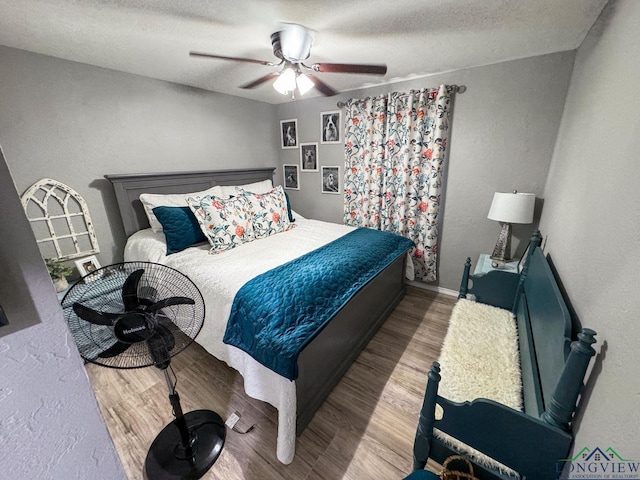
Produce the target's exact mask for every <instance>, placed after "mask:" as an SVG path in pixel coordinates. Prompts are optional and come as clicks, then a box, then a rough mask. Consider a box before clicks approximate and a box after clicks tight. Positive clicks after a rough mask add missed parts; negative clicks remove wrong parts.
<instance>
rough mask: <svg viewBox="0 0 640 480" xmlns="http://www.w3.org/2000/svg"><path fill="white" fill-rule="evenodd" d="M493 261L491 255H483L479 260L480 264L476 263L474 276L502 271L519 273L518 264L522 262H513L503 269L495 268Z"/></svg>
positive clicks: (506, 264) (505, 265)
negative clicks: (492, 271)
mask: <svg viewBox="0 0 640 480" xmlns="http://www.w3.org/2000/svg"><path fill="white" fill-rule="evenodd" d="M492 262H493V260H491V255H489V254H488V253H481V254H480V257H479V258H478V263H476V268H475V270H474V271H473V274H474V275H478V274H479V273H488V272H490V271H491V270H502V271H503V272H510V273H518V263H520V260H512V261H510V262H508V263H505V264H504V266H502V267H494V266H492V265H491V263H492Z"/></svg>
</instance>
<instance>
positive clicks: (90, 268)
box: [74, 255, 100, 282]
mask: <svg viewBox="0 0 640 480" xmlns="http://www.w3.org/2000/svg"><path fill="white" fill-rule="evenodd" d="M74 263H75V264H76V268H77V269H78V272H79V273H80V276H81V277H85V276H86V278H85V279H84V281H85V282H92V281H94V280H96V279H97V278H98V277H99V275H89V274H90V273H93V272H95V271H96V270H98V269H99V268H100V262H98V259H97V258H96V256H95V255H91V256H89V257H84V258H81V259H79V260H76V261H75V262H74ZM87 275H88V276H87Z"/></svg>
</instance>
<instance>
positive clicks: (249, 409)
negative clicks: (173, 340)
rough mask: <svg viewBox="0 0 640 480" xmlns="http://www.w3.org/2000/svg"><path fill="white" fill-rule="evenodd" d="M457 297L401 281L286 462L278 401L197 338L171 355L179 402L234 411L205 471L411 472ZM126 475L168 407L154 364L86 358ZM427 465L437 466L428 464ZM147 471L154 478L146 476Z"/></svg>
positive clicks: (229, 476) (385, 479)
mask: <svg viewBox="0 0 640 480" xmlns="http://www.w3.org/2000/svg"><path fill="white" fill-rule="evenodd" d="M454 302H455V298H453V297H449V296H444V295H439V294H435V293H433V292H430V291H426V290H422V289H418V288H415V287H409V290H408V293H407V295H406V296H405V298H404V299H403V300H402V302H401V303H400V304H399V305H398V307H396V309H395V310H394V311H393V313H392V314H391V316H390V317H389V319H388V320H387V321H386V322H385V324H384V325H383V326H382V328H381V329H380V331H379V332H378V333H377V334H376V336H375V337H374V338H373V339H372V340H371V342H370V343H369V345H368V346H367V347H366V348H365V350H364V351H363V352H362V353H361V354H360V356H359V357H358V359H357V360H356V362H355V363H354V364H353V365H352V367H351V368H350V369H349V371H348V372H347V374H346V375H345V376H344V378H343V379H342V380H341V382H340V383H339V384H338V385H337V386H336V387H335V389H334V390H333V392H332V393H331V395H330V396H329V397H328V399H327V400H326V401H325V403H324V404H323V405H322V407H321V408H320V410H319V411H318V412H317V413H316V415H315V417H314V419H313V421H312V422H311V423H310V425H309V426H308V427H307V429H306V430H305V431H304V432H303V434H302V435H301V436H300V437H299V438H298V439H297V442H296V457H295V459H294V461H293V463H291V464H290V465H283V464H281V463H280V462H278V460H277V459H276V455H275V451H276V432H277V426H276V419H277V415H276V410H275V409H274V408H273V407H271V406H270V405H267V404H265V403H263V402H259V401H257V400H253V399H251V398H249V397H247V396H246V395H245V393H244V391H243V385H242V383H243V380H242V377H241V376H240V374H238V373H237V372H235V371H234V370H232V369H230V368H229V367H227V366H226V365H225V364H224V363H222V362H220V361H218V360H216V359H215V358H213V357H212V356H210V355H209V354H207V353H206V352H205V351H204V349H202V347H200V346H199V345H197V344H196V343H194V344H192V345H191V346H190V347H189V348H188V349H187V350H185V351H184V352H182V353H180V354H179V355H177V356H176V357H174V358H173V360H172V367H173V369H174V371H175V373H176V375H177V378H178V384H177V387H176V388H177V390H178V392H179V394H180V398H181V401H182V408H183V410H184V411H185V412H188V411H191V410H197V409H210V410H214V411H216V412H218V413H219V414H220V415H221V416H222V417H223V418H224V419H226V418H227V417H228V416H229V415H230V414H231V413H232V412H234V411H238V412H240V413H241V415H242V417H241V419H240V421H239V423H238V428H240V429H242V430H244V429H246V428H248V427H249V426H251V425H253V424H256V427H255V429H254V430H252V431H251V432H250V433H247V434H244V435H243V434H239V433H236V432H235V431H231V430H229V429H227V441H226V444H225V447H224V450H223V452H222V454H221V456H220V458H219V459H218V461H217V462H216V463H215V465H214V466H213V467H212V468H211V470H210V471H209V472H208V473H207V474H206V475H205V477H203V478H205V479H209V480H212V479H216V480H240V479H245V480H258V479H259V480H321V479H322V480H340V479H343V480H363V479H367V480H392V479H402V478H404V477H405V476H406V475H407V474H408V473H410V472H411V463H412V448H413V437H414V435H415V429H416V425H417V420H418V414H419V411H420V406H421V405H422V399H423V395H424V389H425V385H426V375H427V370H428V368H429V367H430V365H431V362H432V361H434V360H435V359H436V358H437V357H438V355H439V352H440V346H441V344H442V340H443V338H444V335H445V333H446V329H447V325H448V319H449V314H450V312H451V309H452V308H453V304H454ZM87 370H88V373H89V377H90V379H91V381H92V384H93V386H94V389H95V392H96V397H97V399H98V403H99V405H100V409H101V410H102V414H103V416H104V418H105V421H106V423H107V427H108V428H109V431H110V433H111V437H112V438H113V441H114V444H115V446H116V449H117V451H118V454H119V455H120V458H121V460H122V463H123V465H124V467H125V470H126V472H127V475H128V476H129V479H131V480H137V479H142V478H144V477H143V474H142V466H143V463H144V459H145V456H146V453H147V449H148V448H149V445H150V444H151V442H152V441H153V439H154V438H155V436H156V435H157V433H158V432H160V430H162V428H163V427H164V426H165V425H166V424H167V423H169V422H170V421H171V420H172V419H173V417H172V414H171V406H170V405H169V401H168V398H167V386H166V383H165V380H164V376H163V374H162V373H161V372H160V371H159V370H157V369H155V368H151V367H149V368H143V369H135V370H114V369H110V368H104V367H100V366H97V365H92V364H89V365H87ZM432 468H435V466H434V467H432ZM150 480H153V479H150Z"/></svg>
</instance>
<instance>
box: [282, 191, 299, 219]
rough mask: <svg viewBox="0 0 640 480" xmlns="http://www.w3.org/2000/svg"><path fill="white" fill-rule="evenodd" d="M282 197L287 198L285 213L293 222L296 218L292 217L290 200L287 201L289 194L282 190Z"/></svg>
mask: <svg viewBox="0 0 640 480" xmlns="http://www.w3.org/2000/svg"><path fill="white" fill-rule="evenodd" d="M284 197H285V198H286V199H287V213H288V214H289V221H290V222H295V221H296V219H295V218H293V214H292V213H291V202H290V201H289V195H287V192H284Z"/></svg>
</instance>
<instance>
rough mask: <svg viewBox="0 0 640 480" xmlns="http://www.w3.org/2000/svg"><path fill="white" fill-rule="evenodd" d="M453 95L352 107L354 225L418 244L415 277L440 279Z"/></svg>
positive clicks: (347, 212)
mask: <svg viewBox="0 0 640 480" xmlns="http://www.w3.org/2000/svg"><path fill="white" fill-rule="evenodd" d="M450 92H451V90H450V89H449V88H448V87H447V86H445V85H441V86H440V87H439V88H432V89H422V90H419V91H411V92H409V93H398V92H394V93H390V94H389V95H386V96H383V97H375V98H366V99H362V100H349V101H348V102H347V104H346V106H345V109H346V114H345V181H344V190H345V200H344V201H345V204H344V222H345V224H347V225H353V226H361V227H368V228H375V229H378V230H385V231H390V232H394V233H398V234H401V235H403V236H405V237H407V238H410V239H411V240H413V241H414V243H415V245H416V246H415V247H414V248H413V249H412V251H411V256H412V258H413V264H414V270H415V278H416V279H417V280H422V281H427V282H430V281H434V280H436V278H437V275H436V258H437V251H438V243H437V242H438V215H439V210H440V194H441V188H442V182H443V171H444V162H445V152H446V149H447V139H448V130H449V106H450V97H451V95H450Z"/></svg>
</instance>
